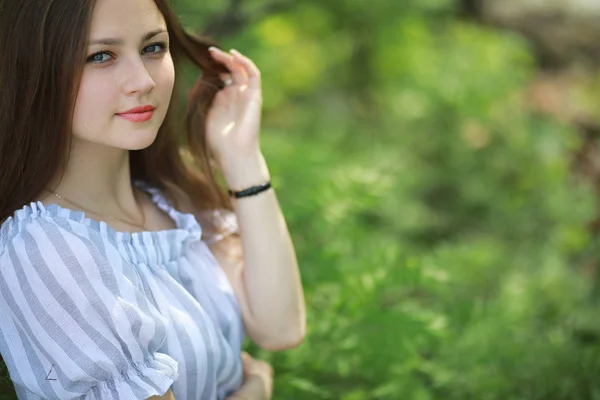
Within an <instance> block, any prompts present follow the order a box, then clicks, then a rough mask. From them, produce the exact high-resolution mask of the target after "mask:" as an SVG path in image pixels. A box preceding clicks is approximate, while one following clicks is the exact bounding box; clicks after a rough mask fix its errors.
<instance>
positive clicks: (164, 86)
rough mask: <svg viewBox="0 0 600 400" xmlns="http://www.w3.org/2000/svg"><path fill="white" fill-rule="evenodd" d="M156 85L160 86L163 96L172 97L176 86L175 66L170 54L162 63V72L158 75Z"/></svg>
mask: <svg viewBox="0 0 600 400" xmlns="http://www.w3.org/2000/svg"><path fill="white" fill-rule="evenodd" d="M156 79H157V81H156V85H157V88H160V91H161V96H164V97H168V98H169V99H170V98H171V95H172V93H173V88H174V86H175V66H174V65H173V60H172V58H171V57H170V56H168V57H165V59H164V63H163V64H162V65H161V69H160V74H159V75H158V76H157V78H156Z"/></svg>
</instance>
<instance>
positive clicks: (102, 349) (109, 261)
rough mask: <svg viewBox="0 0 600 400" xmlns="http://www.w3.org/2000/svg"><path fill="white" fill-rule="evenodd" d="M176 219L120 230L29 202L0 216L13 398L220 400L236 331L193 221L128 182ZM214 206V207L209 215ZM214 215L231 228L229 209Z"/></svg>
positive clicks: (1, 304) (236, 365)
mask: <svg viewBox="0 0 600 400" xmlns="http://www.w3.org/2000/svg"><path fill="white" fill-rule="evenodd" d="M134 183H135V185H136V186H137V187H139V188H140V189H142V190H145V191H146V192H147V193H148V194H149V196H150V197H151V198H152V201H153V202H154V203H155V204H156V205H157V206H158V207H159V208H160V209H162V210H163V211H165V212H166V213H167V214H168V215H169V216H170V217H171V218H172V219H173V220H174V222H175V223H176V228H175V229H169V230H162V231H146V232H134V233H130V232H119V231H115V230H114V229H112V228H111V227H110V226H108V225H107V224H106V223H105V222H103V221H96V220H93V219H90V218H87V217H86V215H85V214H84V213H83V212H82V211H75V210H70V209H67V208H63V207H61V206H59V205H57V204H49V205H44V204H43V203H42V202H39V201H38V202H32V203H30V204H29V205H25V206H24V207H23V208H21V209H19V210H17V211H16V212H15V213H14V215H12V216H11V217H9V218H8V219H6V220H5V222H4V223H3V224H2V225H1V226H0V354H1V355H2V358H3V359H4V361H5V363H6V365H7V368H8V372H9V375H10V378H11V380H12V382H13V384H14V387H15V389H16V392H17V396H18V398H19V399H28V400H29V399H75V398H77V399H123V400H125V399H147V398H148V397H151V396H153V395H162V394H164V393H165V392H166V391H167V390H168V389H169V388H171V389H172V390H173V394H174V395H175V398H176V399H177V400H200V399H201V400H205V399H206V400H212V399H219V400H220V399H224V398H225V397H226V396H227V395H228V394H230V393H231V392H233V391H235V390H236V389H237V388H238V387H239V385H240V384H241V382H242V365H241V360H240V351H241V345H242V341H243V338H244V330H243V325H242V321H241V316H240V311H239V307H238V303H237V301H236V298H235V295H234V293H233V290H232V287H231V285H230V283H229V281H228V279H227V277H226V275H225V274H224V272H223V270H222V269H221V267H220V266H219V265H218V262H217V260H216V259H215V257H214V256H213V254H212V253H211V251H210V249H209V247H208V245H207V243H206V240H205V238H203V237H202V227H201V226H200V225H199V223H198V221H197V219H196V218H195V216H194V215H192V214H187V213H181V212H179V211H178V210H176V209H175V208H174V207H173V206H172V204H171V203H170V202H169V201H168V200H167V199H166V198H165V197H164V196H163V194H162V193H161V191H159V190H158V189H155V188H151V187H148V186H147V185H145V184H144V183H143V182H141V181H136V182H134ZM218 213H219V211H218V210H216V211H215V215H216V214H218ZM221 217H222V218H224V220H226V221H228V223H229V225H230V226H231V227H232V229H236V223H237V222H236V220H235V214H234V213H232V212H229V211H223V213H221Z"/></svg>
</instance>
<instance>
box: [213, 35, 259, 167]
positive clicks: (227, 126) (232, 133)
mask: <svg viewBox="0 0 600 400" xmlns="http://www.w3.org/2000/svg"><path fill="white" fill-rule="evenodd" d="M210 53H211V55H212V57H213V58H214V59H215V61H217V62H219V63H221V64H223V65H224V66H225V67H226V68H227V69H228V70H229V74H224V75H222V76H221V77H222V79H223V80H224V81H226V80H227V79H231V84H229V85H226V86H225V87H224V88H223V89H221V90H220V91H219V92H218V93H217V95H216V96H215V99H214V102H213V104H212V107H211V108H210V110H209V112H208V115H207V117H206V136H207V138H206V139H207V143H208V145H209V147H210V149H211V150H212V152H213V154H214V155H215V158H216V161H217V162H218V163H219V164H221V166H223V165H222V164H223V163H229V162H234V161H238V162H239V160H240V159H242V160H243V159H245V158H248V159H252V158H255V157H256V155H257V154H258V153H260V145H259V131H260V119H261V110H262V89H261V77H260V71H259V70H258V68H257V67H256V65H255V64H254V63H253V62H252V61H251V60H250V59H249V58H248V57H245V56H243V55H242V54H240V53H239V52H237V51H235V50H231V52H230V53H227V52H225V51H223V50H220V49H217V48H214V47H211V51H210Z"/></svg>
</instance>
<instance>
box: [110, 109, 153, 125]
mask: <svg viewBox="0 0 600 400" xmlns="http://www.w3.org/2000/svg"><path fill="white" fill-rule="evenodd" d="M154 110H155V107H154V106H143V107H136V108H132V109H131V110H128V111H125V112H124V113H120V114H117V115H118V116H119V117H121V118H124V119H126V120H127V121H130V122H145V121H149V120H150V119H152V116H153V115H154Z"/></svg>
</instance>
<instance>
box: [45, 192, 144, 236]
mask: <svg viewBox="0 0 600 400" xmlns="http://www.w3.org/2000/svg"><path fill="white" fill-rule="evenodd" d="M46 190H47V191H49V192H50V193H53V194H54V195H55V196H56V197H58V198H59V199H63V200H64V201H66V202H69V203H71V204H73V205H74V206H76V207H78V208H80V209H82V210H84V211H86V212H88V213H91V214H96V215H99V216H101V217H108V218H109V219H112V220H113V221H120V222H124V223H126V224H128V225H133V226H135V227H138V228H142V229H143V230H145V231H147V230H149V229H148V228H147V227H146V214H144V211H143V210H142V218H143V221H142V224H141V225H140V224H139V223H136V222H131V221H127V220H124V219H122V218H117V217H113V216H112V215H109V214H100V213H99V212H96V211H92V210H90V209H88V208H85V207H83V206H82V205H80V204H77V203H75V202H74V201H71V200H69V199H67V198H65V197H64V196H63V195H61V194H60V193H57V192H55V191H54V190H51V189H46Z"/></svg>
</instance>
